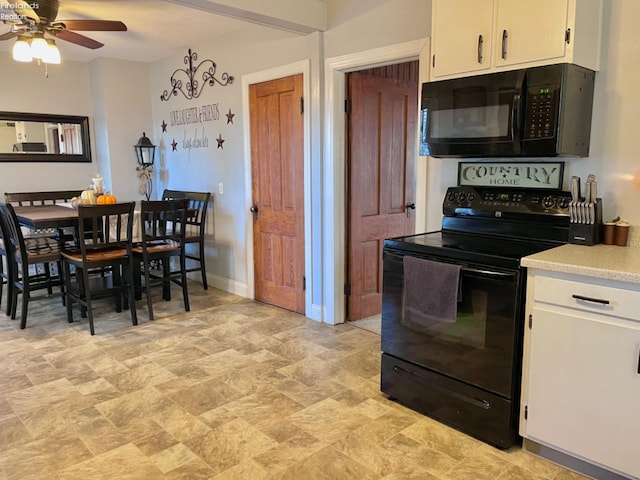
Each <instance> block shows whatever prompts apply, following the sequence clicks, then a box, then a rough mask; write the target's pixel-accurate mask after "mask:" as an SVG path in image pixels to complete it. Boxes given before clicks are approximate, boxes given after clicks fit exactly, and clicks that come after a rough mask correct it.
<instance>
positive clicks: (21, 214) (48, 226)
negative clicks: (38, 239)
mask: <svg viewBox="0 0 640 480" xmlns="http://www.w3.org/2000/svg"><path fill="white" fill-rule="evenodd" d="M13 209H14V211H15V212H16V217H17V219H18V223H20V225H21V226H23V227H25V228H28V229H32V230H40V231H41V230H52V229H53V230H63V229H65V228H74V229H77V228H78V208H77V207H75V206H73V205H72V204H70V203H58V204H55V205H25V206H15V207H13ZM114 227H115V226H114V225H112V228H111V229H110V231H112V232H115V229H114ZM132 240H133V242H134V243H137V242H139V241H140V240H141V232H140V210H135V212H134V217H133V238H132Z"/></svg>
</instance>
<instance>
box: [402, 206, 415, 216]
mask: <svg viewBox="0 0 640 480" xmlns="http://www.w3.org/2000/svg"><path fill="white" fill-rule="evenodd" d="M405 207H406V210H407V218H411V210H415V209H416V204H415V203H407V204H406V205H405Z"/></svg>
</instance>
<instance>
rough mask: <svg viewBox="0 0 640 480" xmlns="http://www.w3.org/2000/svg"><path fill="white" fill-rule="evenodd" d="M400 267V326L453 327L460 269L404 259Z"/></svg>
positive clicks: (411, 258) (423, 260) (431, 261)
mask: <svg viewBox="0 0 640 480" xmlns="http://www.w3.org/2000/svg"><path fill="white" fill-rule="evenodd" d="M403 267H404V297H403V308H402V312H403V314H402V321H403V323H404V324H406V325H413V326H415V327H420V328H428V327H430V326H432V325H434V324H437V323H455V321H456V316H457V313H458V294H459V290H458V286H459V282H460V265H455V264H451V263H444V262H436V261H433V260H427V259H422V258H417V257H412V256H409V255H405V256H404V259H403Z"/></svg>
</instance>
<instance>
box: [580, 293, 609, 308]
mask: <svg viewBox="0 0 640 480" xmlns="http://www.w3.org/2000/svg"><path fill="white" fill-rule="evenodd" d="M571 296H572V297H573V298H575V299H576V300H582V301H583V302H593V303H599V304H600V305H609V300H603V299H601V298H591V297H585V296H583V295H576V294H575V293H574V294H573V295H571Z"/></svg>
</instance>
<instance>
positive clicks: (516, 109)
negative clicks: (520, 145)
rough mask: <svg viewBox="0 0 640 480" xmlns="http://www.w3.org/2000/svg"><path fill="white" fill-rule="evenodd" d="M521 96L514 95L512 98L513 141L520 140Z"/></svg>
mask: <svg viewBox="0 0 640 480" xmlns="http://www.w3.org/2000/svg"><path fill="white" fill-rule="evenodd" d="M521 98H522V96H521V95H520V94H519V93H516V94H515V95H514V96H513V103H512V104H511V130H512V133H513V139H514V140H516V141H517V140H518V139H519V138H520V99H521Z"/></svg>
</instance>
